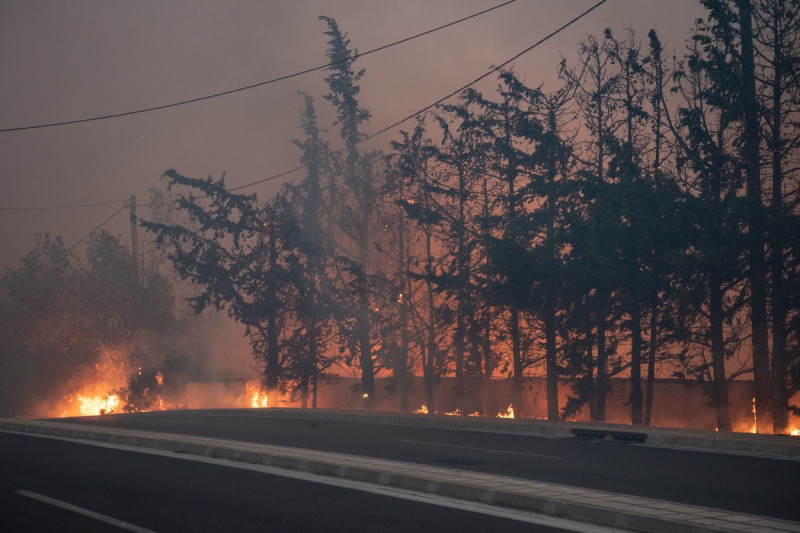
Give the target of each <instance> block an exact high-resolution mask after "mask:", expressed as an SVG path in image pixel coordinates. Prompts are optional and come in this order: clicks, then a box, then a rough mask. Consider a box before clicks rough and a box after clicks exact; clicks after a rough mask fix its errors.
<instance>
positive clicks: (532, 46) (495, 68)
mask: <svg viewBox="0 0 800 533" xmlns="http://www.w3.org/2000/svg"><path fill="white" fill-rule="evenodd" d="M607 1H608V0H600V2H597V3H596V4H595V5H593V6H592V7H590V8H589V9H587V10H586V11H584V12H583V13H581V14H580V15H578V16H577V17H575V18H573V19H572V20H570V21H569V22H567V23H566V24H564V25H562V26H561V27H560V28H558V29H557V30H555V31H552V32H550V33H549V34H548V35H546V36H544V37H542V38H541V39H539V40H538V41H536V42H535V43H533V44H532V45H531V46H529V47H528V48H526V49H525V50H523V51H522V52H520V53H518V54H516V55H515V56H513V57H511V58H509V59H507V60H505V61H503V62H502V63H500V64H499V65H497V66H496V67H493V68H492V69H491V70H489V71H488V72H486V73H485V74H482V75H481V76H479V77H477V78H475V79H474V80H472V81H471V82H469V83H468V84H466V85H464V86H462V87H460V88H458V89H456V90H455V91H453V92H451V93H450V94H448V95H447V96H443V97H442V98H439V99H438V100H436V101H435V102H434V103H432V104H430V105H427V106H425V107H423V108H422V109H420V110H419V111H417V112H415V113H412V114H411V115H408V116H407V117H406V118H404V119H401V120H398V121H397V122H395V123H394V124H390V125H388V126H386V127H385V128H383V129H382V130H378V131H376V132H375V133H373V134H371V135H369V136H367V137H366V138H365V139H363V140H364V141H367V140H369V139H372V138H374V137H377V136H378V135H381V134H383V133H386V132H387V131H389V130H391V129H394V128H396V127H397V126H399V125H400V124H402V123H404V122H408V121H409V120H411V119H412V118H415V117H418V116H419V115H421V114H422V113H424V112H426V111H428V110H429V109H432V108H434V107H436V106H437V105H439V104H441V103H442V102H444V101H445V100H447V99H449V98H452V97H453V96H455V95H457V94H458V93H460V92H461V91H463V90H464V89H468V88H469V87H471V86H473V85H475V84H476V83H478V82H479V81H481V80H483V79H485V78H487V77H488V76H490V75H491V74H493V73H495V72H497V71H498V70H500V69H502V68H503V67H505V66H506V65H508V64H509V63H511V62H512V61H515V60H517V59H519V58H520V57H522V56H523V55H525V54H527V53H528V52H530V51H531V50H533V49H534V48H536V47H537V46H539V45H540V44H542V43H544V42H545V41H548V40H549V39H550V38H552V37H554V36H555V35H557V34H559V33H561V32H562V31H563V30H565V29H567V28H568V27H570V26H572V25H573V24H575V23H576V22H578V21H579V20H580V19H582V18H583V17H585V16H586V15H588V14H589V13H591V12H592V11H594V10H595V9H597V8H598V7H600V6H601V5H603V4H605V3H606V2H607Z"/></svg>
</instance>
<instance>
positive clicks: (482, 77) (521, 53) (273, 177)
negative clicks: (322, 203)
mask: <svg viewBox="0 0 800 533" xmlns="http://www.w3.org/2000/svg"><path fill="white" fill-rule="evenodd" d="M607 1H608V0H600V2H597V3H596V4H594V5H593V6H592V7H590V8H589V9H587V10H586V11H584V12H583V13H581V14H580V15H578V16H576V17H575V18H573V19H572V20H570V21H568V22H566V23H565V24H563V25H562V26H560V27H559V28H558V29H556V30H554V31H552V32H550V33H549V34H547V35H545V36H544V37H542V38H541V39H539V40H538V41H536V42H535V43H533V44H532V45H531V46H529V47H527V48H526V49H524V50H523V51H521V52H519V53H518V54H516V55H514V56H512V57H511V58H509V59H507V60H505V61H503V62H502V63H500V64H499V65H497V66H495V67H492V68H491V69H490V70H489V71H487V72H486V73H484V74H482V75H480V76H478V77H477V78H475V79H474V80H472V81H471V82H469V83H467V84H466V85H463V86H462V87H459V88H458V89H456V90H455V91H453V92H451V93H449V94H448V95H446V96H443V97H442V98H439V99H438V100H436V101H435V102H433V103H432V104H429V105H427V106H425V107H423V108H422V109H420V110H419V111H416V112H414V113H412V114H410V115H408V116H407V117H405V118H403V119H401V120H398V121H397V122H394V123H393V124H390V125H388V126H386V127H385V128H383V129H381V130H378V131H376V132H374V133H372V134H370V135H368V136H366V137H364V138H363V139H361V140H360V141H358V142H359V143H362V142H365V141H368V140H370V139H374V138H375V137H377V136H379V135H382V134H384V133H386V132H387V131H389V130H392V129H394V128H396V127H397V126H399V125H400V124H403V123H404V122H408V121H409V120H411V119H413V118H415V117H418V116H419V115H421V114H423V113H425V112H426V111H428V110H430V109H432V108H434V107H436V106H437V105H439V104H441V103H442V102H444V101H445V100H448V99H449V98H452V97H453V96H455V95H457V94H459V93H460V92H461V91H463V90H464V89H468V88H469V87H471V86H472V85H475V84H476V83H478V82H479V81H481V80H483V79H485V78H487V77H488V76H490V75H492V74H493V73H495V72H497V71H498V70H500V69H502V68H503V67H505V66H506V65H508V64H509V63H511V62H512V61H515V60H517V59H519V58H520V57H522V56H523V55H525V54H527V53H528V52H530V51H531V50H533V49H534V48H536V47H537V46H539V45H541V44H542V43H544V42H546V41H548V40H549V39H551V38H552V37H554V36H555V35H557V34H559V33H561V32H562V31H563V30H565V29H567V28H568V27H570V26H572V25H573V24H575V23H576V22H578V21H579V20H580V19H582V18H583V17H585V16H586V15H588V14H589V13H591V12H592V11H594V10H595V9H597V8H598V7H600V6H601V5H603V4H605V3H606V2H607ZM339 151H341V150H339ZM306 166H307V165H300V166H298V167H295V168H293V169H291V170H286V171H283V172H280V173H278V174H273V175H271V176H268V177H266V178H261V179H259V180H256V181H251V182H250V183H245V184H244V185H239V186H238V187H234V188H232V189H229V190H231V191H235V190H239V189H244V188H246V187H252V186H253V185H258V184H260V183H264V182H267V181H272V180H275V179H278V178H280V177H283V176H286V175H288V174H291V173H293V172H297V171H298V170H302V169H304V168H306Z"/></svg>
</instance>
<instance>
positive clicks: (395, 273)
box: [145, 0, 800, 432]
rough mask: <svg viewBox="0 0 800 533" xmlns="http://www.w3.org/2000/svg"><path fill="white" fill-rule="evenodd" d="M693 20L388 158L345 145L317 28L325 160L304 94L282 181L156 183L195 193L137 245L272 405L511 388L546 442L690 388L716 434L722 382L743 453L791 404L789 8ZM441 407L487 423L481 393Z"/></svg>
mask: <svg viewBox="0 0 800 533" xmlns="http://www.w3.org/2000/svg"><path fill="white" fill-rule="evenodd" d="M702 4H703V5H704V6H705V7H706V8H707V9H708V16H707V18H706V19H705V20H698V21H697V23H696V26H695V28H694V29H693V30H692V33H691V36H690V39H689V40H688V41H687V42H688V46H687V49H686V50H685V52H684V53H683V54H682V56H681V57H680V58H675V57H672V56H671V54H670V55H668V54H667V53H666V52H665V51H664V50H663V48H662V44H661V42H660V41H659V38H658V35H657V33H656V32H655V31H652V30H651V31H650V32H649V34H648V35H647V37H646V38H644V37H643V36H642V35H639V34H637V33H635V32H634V31H632V30H629V31H627V32H625V33H624V34H623V35H616V34H614V33H612V32H611V31H609V30H606V31H605V32H604V33H603V34H602V35H597V36H589V37H587V38H586V39H585V40H584V41H583V42H582V43H580V44H579V45H578V51H577V55H576V57H574V58H569V59H564V60H562V62H561V64H560V65H559V66H558V79H559V84H558V86H557V87H556V88H555V89H545V88H544V87H543V86H530V85H528V84H527V82H526V81H525V79H524V77H523V76H521V75H520V74H519V73H517V72H514V71H512V70H506V71H503V72H500V73H499V76H498V83H497V89H496V91H495V92H494V93H491V94H484V93H481V92H479V91H477V90H475V89H468V90H466V91H464V92H463V93H462V94H461V95H460V96H459V97H458V99H457V100H456V101H454V102H452V103H450V104H448V105H443V106H440V107H439V108H437V110H436V111H435V112H433V113H430V114H428V115H426V116H424V117H420V118H419V119H418V121H417V123H416V124H415V125H414V127H413V128H411V129H410V131H401V132H399V133H398V135H397V138H396V140H395V141H393V142H392V143H391V150H390V152H389V153H378V152H374V151H366V150H363V149H362V148H361V147H360V142H361V141H362V140H363V139H364V138H365V135H364V133H363V131H362V129H363V126H364V125H365V124H366V123H367V122H368V121H369V119H370V113H369V112H368V111H367V110H366V109H364V108H363V107H362V106H361V105H360V104H359V102H358V95H359V80H360V79H361V77H362V75H363V74H364V72H363V70H357V69H356V68H355V66H354V63H355V61H354V60H352V59H348V58H349V57H352V56H353V55H354V50H353V49H352V48H351V47H350V42H349V41H348V40H347V38H346V36H345V35H344V34H342V32H341V31H340V30H339V28H338V26H337V24H336V22H335V21H334V20H332V19H330V18H325V17H322V20H323V21H324V23H325V24H326V27H327V32H326V35H327V36H328V38H329V41H328V44H329V48H328V50H327V54H328V58H329V59H330V61H331V66H330V67H329V70H328V77H327V78H326V81H327V83H328V87H329V91H328V93H327V94H325V95H324V99H325V100H326V101H327V102H328V103H329V104H330V105H332V106H333V108H334V109H335V111H336V117H337V118H336V122H335V124H334V127H335V128H337V129H338V131H339V133H340V135H341V140H342V142H343V144H342V148H341V149H338V150H334V149H332V148H331V147H330V145H329V141H326V140H325V139H324V135H323V130H322V129H321V128H320V127H319V126H318V123H317V116H316V111H315V102H314V100H313V99H312V98H311V97H310V96H304V103H303V108H302V112H301V124H302V128H303V133H304V137H303V138H302V139H300V140H297V141H295V144H296V146H297V147H298V149H299V150H300V154H301V161H302V163H303V164H304V165H305V167H304V168H305V172H306V175H305V178H304V179H303V180H302V181H300V182H299V183H297V184H294V185H286V186H284V187H283V189H282V190H281V191H280V192H278V193H277V194H276V195H275V196H273V197H272V198H270V199H268V200H266V201H261V200H259V199H258V198H257V197H256V196H255V195H241V194H234V193H233V192H231V191H230V190H229V189H227V188H226V187H225V182H224V177H223V178H220V179H218V180H216V179H212V178H208V179H194V178H188V177H185V176H181V175H180V174H179V173H177V172H176V171H173V170H170V171H167V172H166V173H165V177H166V178H167V179H168V180H169V183H170V186H179V187H183V188H184V189H183V190H184V191H185V190H186V189H185V188H186V187H188V188H189V189H190V190H193V191H194V192H195V193H196V194H197V196H193V195H191V194H189V195H181V196H179V200H178V205H179V207H180V208H181V209H183V210H185V211H186V212H187V213H188V215H189V216H190V217H191V218H192V219H193V221H194V225H193V226H192V228H187V227H184V226H181V225H178V224H167V223H155V222H149V223H145V226H146V227H147V228H148V229H149V230H151V231H153V232H154V233H155V234H156V237H157V240H158V242H159V243H161V244H162V245H164V246H166V247H167V249H168V250H169V251H170V254H171V258H172V259H173V261H174V263H175V264H176V266H177V268H178V270H179V272H180V273H181V274H182V275H183V276H184V277H185V278H189V279H192V280H194V281H195V282H197V283H198V286H199V287H200V288H201V293H200V294H198V295H197V296H196V297H195V298H194V299H193V303H194V305H195V307H196V308H197V309H203V308H205V307H206V306H209V305H211V306H216V307H217V308H220V309H222V308H225V309H228V311H229V312H230V314H231V315H232V316H233V317H234V318H236V319H237V320H238V321H240V322H242V323H243V324H245V326H246V327H247V330H248V334H249V336H250V339H251V343H252V346H253V349H254V353H255V354H256V355H257V356H258V358H259V359H261V360H262V361H263V363H264V370H265V374H264V375H265V384H266V386H267V388H268V389H269V390H270V391H271V392H272V393H273V394H274V393H276V392H277V391H278V390H281V389H283V390H285V389H287V388H291V389H292V390H294V391H295V392H296V393H297V394H299V396H300V397H301V398H302V402H303V405H309V402H310V405H314V404H315V398H316V390H317V384H318V382H319V380H320V379H324V377H325V375H326V372H327V371H329V369H330V368H331V367H332V365H349V366H352V367H353V368H354V369H357V370H358V372H359V374H360V376H361V391H360V392H361V393H363V396H364V398H365V405H366V406H367V407H369V406H370V405H371V400H372V398H373V396H374V392H375V389H374V387H375V384H374V377H375V375H376V374H377V373H378V372H383V373H385V374H386V375H390V376H391V377H392V379H391V386H392V388H393V390H394V391H395V392H396V393H397V394H398V396H399V402H400V408H401V409H403V410H408V409H411V408H413V407H415V406H410V405H409V402H408V391H409V387H410V386H411V380H410V377H411V376H412V375H415V374H416V375H421V376H422V382H423V386H424V389H425V396H426V401H427V406H428V409H429V410H430V411H431V412H433V411H435V409H436V398H435V390H436V383H437V380H438V379H439V378H440V377H441V376H444V375H451V376H453V377H454V378H455V381H456V390H457V391H460V392H461V393H462V394H461V396H462V400H463V402H466V398H467V395H465V394H463V392H464V391H466V390H467V388H468V387H482V388H483V390H484V391H488V386H487V383H488V380H489V379H491V378H492V377H501V376H508V377H510V379H511V380H512V398H513V405H514V408H515V410H516V412H517V414H518V415H521V416H524V415H525V413H524V412H522V411H521V409H522V406H523V402H522V395H523V390H524V388H525V387H526V386H528V382H527V378H528V377H529V376H531V375H540V376H541V375H543V376H546V396H547V402H548V409H547V413H548V417H549V418H550V419H557V418H559V417H566V416H569V415H571V414H574V413H576V412H577V411H579V410H581V409H588V410H589V412H590V413H591V416H592V418H593V419H597V420H603V419H604V418H605V407H606V393H607V391H608V387H609V379H611V378H612V377H613V376H617V375H624V376H626V377H629V379H630V381H631V387H630V390H631V395H630V398H629V405H630V410H631V421H632V422H633V423H636V424H639V423H649V422H650V418H651V414H652V391H653V383H654V378H655V374H656V370H657V369H660V370H661V371H662V372H670V373H672V374H674V375H675V376H678V377H681V378H683V379H686V380H699V381H702V382H704V383H706V384H707V387H708V389H707V390H708V393H709V398H710V401H711V404H712V405H713V407H714V409H715V412H716V415H717V423H718V426H719V429H720V430H730V429H731V423H730V414H729V413H728V408H729V405H728V400H727V383H728V381H729V380H731V379H734V378H736V377H739V376H742V375H745V374H749V373H751V372H752V373H753V375H754V378H755V391H756V396H755V408H756V412H757V420H758V430H759V431H761V432H771V431H773V427H774V430H775V431H776V432H784V431H786V429H787V425H788V421H789V419H788V416H789V412H790V407H789V405H788V398H789V396H790V395H791V394H792V393H793V392H794V391H795V390H797V388H798V384H800V285H799V284H798V280H799V279H800V278H798V276H797V272H798V266H799V265H798V261H799V260H800V256H798V252H800V241H798V236H800V231H798V229H800V227H798V221H799V220H800V219H799V218H798V214H800V213H798V191H799V189H798V183H797V177H798V162H800V161H798V155H800V148H798V140H799V139H800V135H799V133H800V131H799V130H798V125H800V123H799V122H798V119H799V118H800V114H799V113H798V111H800V109H798V107H800V77H799V76H800V57H798V53H797V52H798V44H799V41H798V38H800V2H798V1H796V0H758V1H753V2H749V1H746V0H736V1H733V0H703V1H702ZM751 4H752V5H751ZM331 142H332V141H331ZM565 379H566V380H568V382H569V383H570V384H571V387H572V394H571V395H570V398H569V401H568V402H567V404H566V405H559V404H558V386H559V382H560V381H561V380H565ZM643 381H645V382H646V386H645V384H643ZM645 391H646V394H645ZM459 408H461V410H462V411H463V412H467V411H471V410H474V409H478V410H481V411H483V412H484V413H485V412H487V410H488V399H487V398H486V394H484V402H483V405H480V406H473V405H465V404H464V403H462V404H461V405H459Z"/></svg>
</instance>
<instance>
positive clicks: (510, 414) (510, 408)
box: [497, 404, 514, 418]
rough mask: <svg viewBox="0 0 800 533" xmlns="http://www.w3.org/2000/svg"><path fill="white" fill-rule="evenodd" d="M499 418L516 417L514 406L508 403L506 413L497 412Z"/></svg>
mask: <svg viewBox="0 0 800 533" xmlns="http://www.w3.org/2000/svg"><path fill="white" fill-rule="evenodd" d="M497 418H514V406H513V405H512V404H508V409H506V412H505V413H497Z"/></svg>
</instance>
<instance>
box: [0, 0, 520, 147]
mask: <svg viewBox="0 0 800 533" xmlns="http://www.w3.org/2000/svg"><path fill="white" fill-rule="evenodd" d="M514 2H516V0H508V1H506V2H503V3H501V4H497V5H496V6H493V7H490V8H488V9H484V10H483V11H479V12H477V13H474V14H472V15H469V16H467V17H463V18H460V19H458V20H454V21H452V22H448V23H447V24H443V25H441V26H437V27H435V28H432V29H430V30H427V31H424V32H422V33H417V34H416V35H412V36H410V37H406V38H404V39H400V40H399V41H394V42H392V43H389V44H385V45H383V46H379V47H378V48H373V49H372V50H368V51H366V52H363V53H360V54H355V55H353V56H350V57H346V58H344V59H340V60H338V61H333V62H330V63H326V64H324V65H319V66H316V67H313V68H309V69H306V70H301V71H300V72H295V73H293V74H287V75H285V76H280V77H277V78H272V79H270V80H267V81H262V82H259V83H254V84H252V85H246V86H244V87H237V88H236V89H230V90H228V91H222V92H218V93H214V94H209V95H206V96H200V97H197V98H191V99H189V100H181V101H179V102H172V103H170V104H163V105H158V106H152V107H145V108H143V109H136V110H134V111H124V112H121V113H112V114H110V115H98V116H94V117H88V118H79V119H74V120H65V121H63V122H50V123H46V124H35V125H31V126H18V127H14V128H2V129H0V133H6V132H11V131H23V130H33V129H41V128H53V127H56V126H68V125H70V124H81V123H84V122H95V121H98V120H106V119H110V118H119V117H126V116H130V115H139V114H142V113H149V112H151V111H159V110H162V109H169V108H172V107H179V106H183V105H187V104H194V103H197V102H202V101H205V100H211V99H212V98H219V97H220V96H227V95H230V94H234V93H239V92H243V91H248V90H250V89H255V88H257V87H263V86H264V85H270V84H272V83H276V82H279V81H284V80H288V79H291V78H296V77H298V76H302V75H304V74H309V73H311V72H315V71H317V70H323V69H326V68H329V67H331V66H333V65H337V64H339V63H344V62H347V61H355V60H356V59H358V58H360V57H364V56H366V55H369V54H374V53H375V52H380V51H381V50H386V49H387V48H391V47H392V46H397V45H398V44H403V43H406V42H408V41H411V40H414V39H417V38H419V37H423V36H425V35H428V34H431V33H434V32H436V31H439V30H442V29H445V28H449V27H450V26H453V25H455V24H458V23H460V22H464V21H466V20H469V19H472V18H475V17H478V16H480V15H484V14H486V13H489V12H490V11H494V10H495V9H499V8H501V7H503V6H507V5H508V4H513V3H514Z"/></svg>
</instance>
